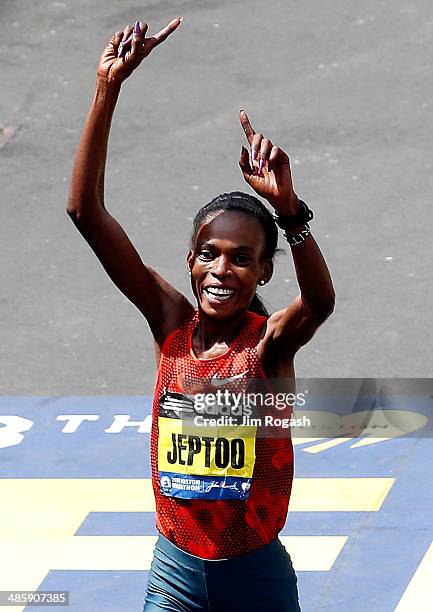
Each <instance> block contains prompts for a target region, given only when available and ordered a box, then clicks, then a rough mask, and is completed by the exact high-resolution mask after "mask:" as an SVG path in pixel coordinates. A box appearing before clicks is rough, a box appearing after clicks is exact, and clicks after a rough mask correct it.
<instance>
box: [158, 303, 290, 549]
mask: <svg viewBox="0 0 433 612" xmlns="http://www.w3.org/2000/svg"><path fill="white" fill-rule="evenodd" d="M265 320H266V319H265V317H262V316H259V315H256V314H255V313H252V312H247V313H246V321H245V324H244V326H243V328H242V330H241V332H240V334H239V335H238V337H237V338H236V339H235V340H234V341H233V342H232V344H231V346H230V348H229V350H228V351H227V352H226V353H225V354H224V355H221V356H220V357H217V358H214V359H198V358H197V357H196V356H195V355H194V352H193V350H192V335H193V332H194V330H195V328H196V326H197V325H198V321H199V314H198V310H196V311H195V313H194V315H193V317H192V318H190V319H189V320H187V321H186V322H185V323H184V324H183V325H182V327H180V328H179V329H178V330H176V331H175V332H173V333H172V334H171V335H170V336H169V337H168V338H167V340H166V341H165V343H164V346H163V347H162V353H161V361H160V365H159V370H158V378H157V382H156V386H155V396H154V403H153V412H152V432H151V465H152V484H153V489H154V494H155V503H156V526H157V529H158V530H159V531H160V532H161V533H162V534H163V535H164V536H165V537H166V538H168V539H169V540H170V541H171V542H173V544H175V545H176V546H178V547H179V548H181V549H182V550H184V551H186V552H188V553H190V554H193V555H196V556H198V557H202V558H204V559H227V558H230V557H234V556H236V555H241V554H246V553H249V552H252V551H254V550H256V549H258V548H261V547H262V546H264V545H265V544H268V543H270V542H271V541H272V540H273V539H274V538H275V537H276V536H277V535H278V533H279V532H280V531H281V529H282V528H283V526H284V524H285V521H286V516H287V510H288V504H289V498H290V493H291V488H292V479H293V447H292V441H291V438H290V435H289V434H287V436H285V437H279V438H275V439H274V438H261V437H257V438H256V439H255V463H254V469H253V473H252V479H251V486H250V489H249V494H248V497H247V499H183V498H179V497H173V496H170V495H167V494H163V492H162V488H161V486H162V485H161V483H160V472H159V468H158V437H159V427H158V417H159V415H160V405H161V404H160V402H161V398H162V396H163V395H164V393H166V392H167V391H169V392H172V393H174V394H180V393H182V392H183V391H184V388H185V387H184V382H185V380H202V379H211V378H212V377H215V376H218V378H220V379H222V378H230V377H235V376H239V375H241V374H245V373H246V372H247V377H248V378H255V379H263V378H266V377H265V374H264V372H263V370H262V367H261V364H260V361H259V358H258V354H257V350H256V348H255V347H256V346H257V344H258V341H259V336H260V331H261V329H262V328H263V324H264V322H265Z"/></svg>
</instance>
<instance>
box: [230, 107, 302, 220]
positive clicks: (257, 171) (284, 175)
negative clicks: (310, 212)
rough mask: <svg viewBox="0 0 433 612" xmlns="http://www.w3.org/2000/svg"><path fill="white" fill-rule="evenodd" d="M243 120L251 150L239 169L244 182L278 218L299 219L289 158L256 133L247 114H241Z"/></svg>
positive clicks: (240, 161)
mask: <svg viewBox="0 0 433 612" xmlns="http://www.w3.org/2000/svg"><path fill="white" fill-rule="evenodd" d="M239 118H240V122H241V125H242V127H243V130H244V132H245V136H246V138H247V140H248V144H249V145H250V147H251V150H250V154H248V151H247V149H246V148H245V147H242V150H241V157H240V160H239V166H240V168H241V170H242V174H243V175H244V179H245V180H246V182H247V183H248V185H249V186H250V187H252V189H254V191H255V192H256V193H257V194H258V195H259V196H261V197H262V198H265V199H266V200H268V202H269V204H271V206H272V207H273V208H274V209H275V210H276V212H277V213H278V214H280V215H295V214H296V213H297V212H299V202H298V197H297V195H296V193H295V192H294V190H293V184H292V175H291V172H290V161H289V158H288V156H287V154H286V153H285V152H284V151H283V150H282V149H280V148H279V147H276V146H274V145H273V144H272V142H271V141H270V140H269V138H265V137H264V136H263V134H257V133H256V132H255V131H254V130H253V128H252V127H251V123H250V120H249V119H248V115H247V114H246V112H245V111H243V110H242V111H240V116H239Z"/></svg>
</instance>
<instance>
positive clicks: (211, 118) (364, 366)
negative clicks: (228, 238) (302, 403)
mask: <svg viewBox="0 0 433 612" xmlns="http://www.w3.org/2000/svg"><path fill="white" fill-rule="evenodd" d="M178 15H183V16H184V23H183V24H182V26H181V28H180V29H179V31H177V32H176V33H175V34H174V35H173V36H172V37H171V38H170V39H169V40H168V41H167V42H166V43H165V44H164V45H163V46H161V47H160V48H159V49H157V50H156V51H155V52H154V53H153V54H152V55H151V56H150V57H149V58H148V59H147V60H145V61H144V62H143V64H142V66H141V67H140V70H139V71H137V73H135V74H134V75H133V77H132V78H131V79H130V81H128V82H127V83H125V84H124V86H123V89H122V92H121V96H120V100H119V103H118V107H117V109H116V112H115V116H114V120H113V126H112V132H111V138H110V147H109V154H108V166H107V174H106V205H107V208H108V209H109V210H110V212H111V213H112V214H113V215H114V216H115V217H116V218H117V219H118V220H119V221H120V222H121V224H122V225H123V227H124V228H125V230H126V231H127V233H128V234H129V236H130V237H131V239H132V240H133V242H134V244H135V245H136V247H137V249H138V250H139V252H140V254H141V255H142V258H143V259H144V261H146V262H148V263H150V264H151V265H152V266H153V267H155V268H156V269H157V270H158V271H160V273H161V274H163V275H164V276H165V277H166V278H167V279H168V280H169V281H170V282H172V283H173V284H174V285H175V286H176V287H177V288H179V289H180V290H183V291H185V292H186V293H187V295H188V296H189V297H191V293H190V291H189V288H188V280H187V275H186V272H185V263H184V262H185V256H186V251H187V248H188V239H189V234H190V227H191V218H192V216H193V215H194V213H195V212H196V210H197V209H198V208H199V207H200V206H201V205H203V204H204V203H206V202H207V201H208V200H209V199H211V198H212V197H213V196H215V195H217V194H218V193H221V192H224V191H230V190H235V189H243V190H246V191H248V190H249V188H248V187H247V185H246V184H245V183H244V181H243V178H242V176H241V173H240V171H239V168H238V156H239V149H240V146H241V144H243V138H244V137H243V133H242V131H241V129H240V126H239V123H238V111H239V109H240V108H245V109H247V111H248V112H249V114H250V117H251V120H252V122H253V125H254V126H255V127H256V128H257V129H258V130H260V131H263V132H264V133H265V134H267V135H269V137H270V138H271V139H272V140H273V141H274V142H276V143H277V144H279V145H280V146H281V147H282V148H284V149H285V150H287V152H288V153H289V155H290V157H291V161H292V169H293V177H294V185H295V189H296V191H297V193H298V194H299V195H300V196H301V197H302V198H303V199H304V200H305V201H306V202H307V203H308V204H309V205H310V207H311V208H312V209H313V210H314V211H315V215H316V217H315V219H314V221H313V224H312V228H313V232H314V236H315V237H316V239H317V241H318V243H319V245H320V247H321V248H322V250H323V253H324V255H325V257H326V260H327V262H328V265H329V268H330V270H331V273H332V276H333V280H334V283H335V288H336V293H337V305H336V309H335V312H334V314H333V316H332V317H331V319H330V320H329V321H328V322H326V324H325V325H324V326H323V327H322V328H321V329H320V330H319V332H318V333H317V335H316V336H315V338H314V339H313V340H312V341H311V342H310V343H309V344H308V345H307V346H306V347H305V348H304V349H303V350H302V351H301V352H300V353H299V354H298V356H297V357H296V370H297V374H298V375H299V376H302V377H310V376H311V377H313V376H314V377H429V376H431V373H432V359H431V352H432V351H431V323H432V320H431V306H432V293H431V288H432V250H433V244H432V240H431V219H432V213H431V211H432V205H431V194H432V191H433V180H432V163H433V161H432V151H431V143H432V141H433V138H432V121H431V115H432V104H433V102H432V100H433V87H432V82H433V79H432V68H431V61H432V60H431V58H432V57H433V48H432V47H433V43H432V39H433V36H432V34H433V9H432V5H431V2H429V1H428V0H418V2H416V3H415V2H412V3H410V2H405V1H403V0H395V1H393V2H389V1H388V2H385V1H383V0H379V1H378V0H374V1H373V0H366V1H365V2H362V3H359V2H358V1H355V0H344V1H343V0H335V1H330V0H325V1H324V2H320V3H319V2H313V1H312V0H306V1H304V2H299V1H294V0H289V1H288V0H285V1H283V0H271V1H269V2H258V1H257V0H250V1H249V2H248V3H247V2H240V1H236V0H224V1H217V2H215V1H214V0H201V1H198V0H194V1H192V0H186V1H179V0H178V1H177V2H174V1H173V0H171V1H164V2H161V1H158V2H156V1H155V2H147V3H142V4H141V5H140V4H139V3H136V2H128V1H122V2H118V3H115V2H112V1H111V0H104V1H102V0H95V1H93V2H92V3H90V2H84V1H83V0H76V1H75V2H70V1H69V2H62V1H57V2H42V1H41V0H36V1H35V2H31V3H29V2H24V1H23V0H17V1H12V0H2V1H1V2H0V32H1V36H0V48H1V58H2V59H1V76H0V82H1V96H0V124H1V131H0V146H1V149H0V172H1V188H0V193H1V212H2V222H1V224H0V240H1V262H2V274H1V297H0V300H1V316H0V333H1V338H2V342H1V346H2V356H1V392H2V393H3V394H4V395H8V394H11V395H33V394H36V395H50V396H52V395H68V394H69V395H73V394H77V395H79V394H90V395H100V394H101V395H105V394H107V395H113V394H114V395H115V394H130V395H134V394H142V393H150V392H151V390H152V387H153V384H154V374H155V368H154V364H153V352H152V342H151V337H150V333H149V330H148V328H147V324H146V322H145V321H144V319H143V317H142V316H141V315H140V313H139V312H138V311H136V310H135V309H134V307H133V306H132V305H131V304H130V303H129V302H128V301H127V300H126V298H124V297H123V296H122V295H121V294H120V293H119V291H118V290H117V289H116V288H115V287H114V285H112V283H111V281H110V280H109V278H108V277H107V276H106V275H105V272H104V270H103V269H102V267H101V265H100V263H99V262H98V260H97V259H96V257H95V256H94V255H93V253H92V252H91V251H90V249H89V247H88V246H87V245H86V244H85V242H84V241H83V239H82V238H81V236H80V235H79V233H78V232H77V230H76V229H75V228H74V226H73V224H72V223H71V221H70V220H69V218H68V217H67V215H66V213H65V205H66V200H67V193H68V185H69V180H70V175H71V168H72V163H73V159H74V154H75V150H76V147H77V144H78V141H79V137H80V134H81V130H82V127H83V124H84V121H85V118H86V115H87V112H88V109H89V105H90V103H91V100H92V97H93V91H94V82H95V68H96V64H97V60H98V57H99V54H100V52H101V50H102V48H103V47H104V45H105V44H106V41H107V40H108V39H109V38H110V37H111V35H112V33H113V32H114V31H116V30H118V29H121V28H123V26H124V25H126V24H128V23H133V22H134V20H135V19H141V20H145V21H147V22H148V23H149V24H150V30H151V31H152V32H155V31H156V30H157V29H159V28H160V27H161V26H163V25H165V23H166V22H168V21H169V20H170V19H171V18H172V17H175V16H178ZM280 246H283V247H284V242H282V244H281V245H280ZM296 293H297V284H296V278H295V275H294V270H293V265H292V261H291V257H290V253H288V254H287V255H285V256H281V257H279V259H278V265H277V270H276V273H275V277H274V279H273V281H272V282H271V283H270V285H269V286H268V287H266V289H265V290H264V291H263V292H262V294H263V296H264V298H265V299H266V300H267V302H268V305H269V307H270V308H271V309H272V310H274V309H279V308H282V307H283V306H284V305H285V304H286V303H288V301H289V300H291V299H292V298H293V297H294V296H295V295H296Z"/></svg>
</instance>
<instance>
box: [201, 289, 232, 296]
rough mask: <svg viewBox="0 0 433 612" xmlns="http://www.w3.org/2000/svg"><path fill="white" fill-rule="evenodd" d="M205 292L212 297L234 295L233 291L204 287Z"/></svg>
mask: <svg viewBox="0 0 433 612" xmlns="http://www.w3.org/2000/svg"><path fill="white" fill-rule="evenodd" d="M205 291H206V292H207V293H211V294H212V295H224V296H225V295H232V294H233V293H234V290H233V289H221V288H220V287H206V289H205Z"/></svg>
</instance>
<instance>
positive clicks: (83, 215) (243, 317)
mask: <svg viewBox="0 0 433 612" xmlns="http://www.w3.org/2000/svg"><path fill="white" fill-rule="evenodd" d="M181 21H182V19H181V18H176V19H174V20H172V21H171V22H170V23H169V24H168V25H167V26H166V27H165V28H163V29H162V30H161V31H160V32H158V33H157V34H156V35H154V36H152V37H146V33H147V29H148V26H147V24H146V23H143V22H136V23H135V26H134V27H132V26H127V27H126V28H125V29H124V30H123V32H116V33H115V34H114V36H113V37H112V39H111V40H110V42H109V43H108V45H107V47H106V49H105V50H104V51H103V53H102V55H101V58H100V61H99V65H98V69H97V77H96V93H95V97H94V100H93V103H92V106H91V109H90V113H89V115H88V118H87V122H86V125H85V128H84V131H83V134H82V137H81V140H80V143H79V146H78V150H77V154H76V158H75V162H74V167H73V175H72V181H71V187H70V195H69V201H68V206H67V212H68V214H69V215H70V217H71V219H72V220H73V222H74V224H75V225H76V227H77V228H78V230H79V231H80V232H81V234H82V235H83V237H84V238H85V239H86V241H87V242H88V243H89V245H90V246H91V248H92V249H93V251H94V252H95V254H96V255H97V257H98V258H99V260H100V261H101V263H102V265H103V266H104V268H105V270H106V271H107V273H108V274H109V276H110V278H111V279H112V280H113V282H114V283H115V284H116V285H117V287H118V288H119V289H120V290H121V291H122V292H123V293H124V295H125V296H126V297H128V298H129V300H131V302H132V303H133V304H134V305H135V306H136V307H137V308H138V309H139V310H140V312H141V313H142V314H143V315H144V317H145V318H146V320H147V322H148V324H149V326H150V329H151V332H152V334H153V338H154V342H155V349H156V356H157V365H158V379H157V382H156V387H155V398H154V404H153V418H152V433H151V464H152V483H153V489H154V494H155V502H156V526H157V529H158V532H159V537H158V541H157V544H156V547H155V551H154V558H153V562H152V566H151V571H150V573H149V579H148V587H147V594H146V601H145V604H144V609H145V610H146V611H147V612H151V611H152V610H173V611H190V610H212V611H214V612H215V611H220V612H226V611H227V612H230V611H231V610H236V611H238V610H248V611H249V612H251V611H255V610H263V609H265V608H267V609H270V610H272V611H273V612H283V611H290V612H296V611H298V610H300V607H299V602H298V592H297V578H296V575H295V572H294V570H293V566H292V563H291V559H290V556H289V554H288V553H287V552H286V550H285V548H284V546H283V545H282V543H281V541H280V540H279V538H278V533H279V532H280V530H281V529H282V528H283V526H284V523H285V520H286V515H287V508H288V503H289V497H290V491H291V485H292V478H293V449H292V444H291V439H290V435H285V436H284V437H279V438H278V439H267V438H266V437H258V436H257V429H256V427H249V426H245V427H242V426H241V425H239V424H238V422H236V424H235V426H230V425H228V426H227V427H226V426H224V425H222V426H220V427H217V428H216V429H215V428H213V429H212V428H208V429H206V428H204V429H202V432H199V433H198V435H197V430H196V431H195V435H192V434H189V433H188V429H187V428H185V427H182V425H184V422H183V420H182V419H183V415H182V411H183V412H184V413H185V412H186V413H188V412H190V413H191V412H194V408H192V407H191V406H192V404H191V401H192V400H191V398H192V397H198V396H197V395H194V390H195V392H197V389H199V390H200V389H203V388H204V387H203V386H202V387H200V381H202V382H203V381H207V385H208V386H207V387H206V388H207V389H208V390H209V389H213V391H214V394H215V395H216V393H217V390H221V389H222V388H223V387H224V385H225V386H226V388H227V387H230V385H232V387H230V388H240V387H239V386H236V385H239V384H242V382H243V381H245V380H246V379H259V380H260V379H261V380H263V379H265V380H267V379H270V378H272V379H287V380H289V381H293V380H294V376H295V372H294V356H295V354H296V352H297V351H298V349H299V348H300V347H301V346H303V345H305V344H306V343H307V342H308V341H309V340H310V339H311V337H312V336H313V334H314V333H315V331H316V329H317V328H318V327H319V326H320V325H321V324H322V323H323V322H324V321H325V320H326V319H327V317H328V316H329V315H330V314H331V312H332V311H333V308H334V290H333V286H332V282H331V278H330V275H329V272H328V269H327V267H326V264H325V261H324V259H323V257H322V254H321V252H320V250H319V248H318V246H317V244H316V242H315V240H314V238H313V237H312V235H311V233H310V228H309V225H308V223H307V222H308V221H309V220H311V218H312V213H311V211H310V210H309V208H308V207H307V205H306V204H305V203H304V202H302V201H301V200H299V199H298V197H297V195H296V194H295V192H294V189H293V185H292V179H291V173H290V164H289V159H288V157H287V155H286V153H284V151H282V150H281V149H280V148H279V147H277V146H274V145H273V144H272V142H271V141H270V140H269V139H268V138H265V137H264V136H263V135H262V134H259V133H256V132H255V131H254V130H253V129H252V127H251V124H250V121H249V119H248V116H247V114H246V113H245V112H244V111H241V112H240V123H241V125H242V128H243V130H244V133H245V136H246V139H247V141H248V145H249V150H247V149H246V148H245V147H242V150H241V155H240V161H239V165H240V168H241V171H242V174H243V177H244V179H245V181H246V182H247V183H248V185H249V186H250V187H251V188H252V189H253V190H254V191H255V192H256V194H257V195H259V196H261V197H262V198H264V199H266V200H267V201H268V203H269V204H270V206H271V207H272V208H273V209H274V211H275V213H276V217H274V216H273V215H272V214H271V213H270V211H269V210H268V209H267V208H266V206H264V204H262V202H261V201H260V200H258V199H257V198H256V197H255V196H252V195H248V194H245V193H242V192H238V191H237V192H231V193H225V194H222V195H220V196H218V197H216V198H215V199H214V200H212V201H211V202H210V203H208V204H207V205H205V206H204V207H203V208H202V209H201V210H200V211H199V212H198V213H197V215H196V217H195V220H194V224H193V235H192V240H191V248H190V251H189V253H188V256H187V269H188V272H189V274H190V276H191V287H192V291H193V294H194V297H195V300H196V307H194V306H193V305H192V304H191V303H190V302H189V300H188V299H187V298H186V297H185V296H183V295H182V294H181V293H179V292H178V291H177V290H176V289H175V288H174V287H172V286H171V285H170V284H169V283H168V282H167V281H166V280H165V279H163V278H162V277H161V276H160V275H159V274H158V273H157V272H156V271H155V270H153V269H152V268H151V267H150V266H148V265H146V264H144V263H143V262H142V260H141V259H140V256H139V255H138V253H137V251H136V250H135V248H134V246H133V245H132V243H131V242H130V240H129V238H128V237H127V235H126V234H125V232H124V231H123V229H122V228H121V226H120V225H119V223H118V222H117V221H116V220H115V219H114V218H113V217H112V216H111V215H110V213H109V212H108V211H107V209H106V208H105V201H104V172H105V162H106V155H107V146H108V137H109V131H110V125H111V120H112V116H113V112H114V108H115V106H116V102H117V99H118V96H119V93H120V90H121V85H122V82H123V81H124V80H125V79H126V78H128V77H129V76H130V75H131V74H132V72H133V71H134V70H135V69H136V68H137V67H138V66H139V64H140V63H141V62H142V60H143V59H144V58H145V57H147V56H148V55H149V54H150V52H151V51H152V50H153V49H154V47H156V46H158V45H159V44H161V43H162V42H164V41H165V40H166V38H167V37H168V36H169V35H170V34H172V33H173V32H174V31H175V30H176V29H177V28H178V27H179V25H180V23H181ZM277 225H279V226H280V227H281V228H282V229H284V230H285V234H284V235H285V237H286V239H287V241H288V243H289V244H290V246H291V247H292V256H293V260H294V265H295V270H296V275H297V279H298V283H299V287H300V294H299V295H298V296H297V297H296V298H295V299H294V300H293V302H292V303H291V304H289V306H287V307H286V308H283V309H282V310H280V311H278V312H275V313H273V314H272V315H271V316H269V315H268V313H267V312H266V310H265V308H264V306H263V304H262V303H261V302H260V300H259V298H258V297H257V295H256V288H257V285H264V284H266V283H268V282H269V281H270V279H271V276H272V271H273V256H274V254H275V251H276V246H277V239H278V229H277ZM197 384H198V387H197ZM194 385H195V386H194ZM233 385H234V386H233ZM197 405H198V404H197ZM202 416H203V414H202ZM197 429H198V428H197ZM215 432H216V433H215Z"/></svg>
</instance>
